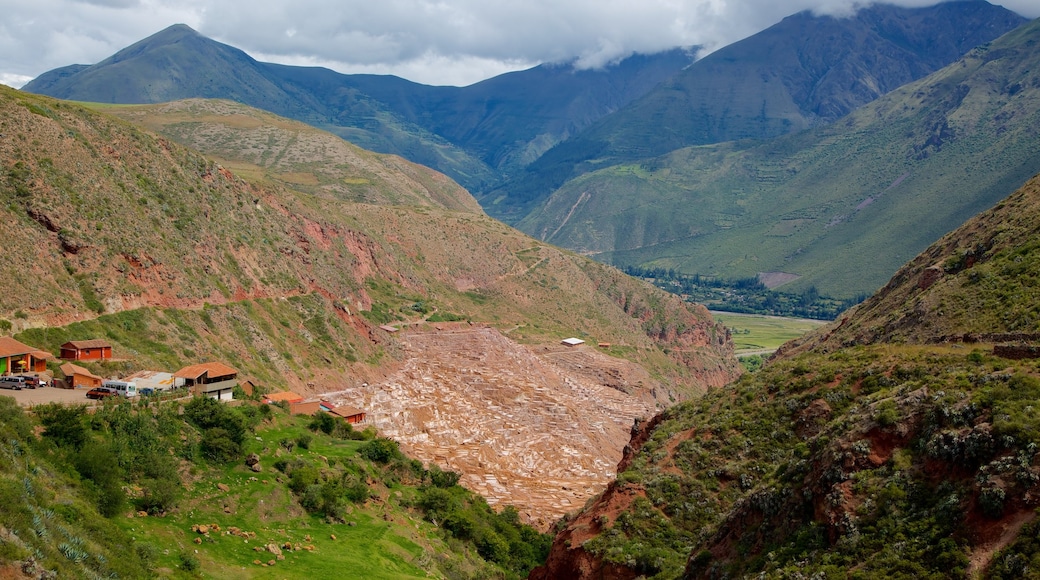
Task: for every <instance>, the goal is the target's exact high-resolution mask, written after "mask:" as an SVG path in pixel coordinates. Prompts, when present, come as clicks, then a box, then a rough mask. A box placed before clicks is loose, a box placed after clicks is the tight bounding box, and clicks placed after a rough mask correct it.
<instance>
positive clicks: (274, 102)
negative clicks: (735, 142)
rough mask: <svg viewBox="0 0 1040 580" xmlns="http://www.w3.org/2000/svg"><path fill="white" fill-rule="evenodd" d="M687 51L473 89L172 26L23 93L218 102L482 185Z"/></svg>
mask: <svg viewBox="0 0 1040 580" xmlns="http://www.w3.org/2000/svg"><path fill="white" fill-rule="evenodd" d="M691 60H692V56H691V55H690V54H689V53H688V52H687V51H684V50H679V49H676V50H672V51H666V52H663V53H660V54H657V55H635V56H632V57H630V58H627V59H624V60H623V61H621V62H620V63H617V64H614V65H610V66H607V67H605V68H603V69H600V70H585V71H576V70H574V68H573V67H572V66H571V64H563V65H558V66H552V65H543V66H539V67H535V68H533V69H531V70H528V71H521V72H516V73H511V74H508V75H502V76H500V77H497V78H494V79H489V80H487V81H484V82H482V83H477V84H475V85H472V86H470V87H462V88H458V87H432V86H426V85H421V84H417V83H413V82H410V81H406V80H404V79H401V78H397V77H393V76H379V75H344V74H340V73H336V72H334V71H331V70H328V69H323V68H312V67H295V66H285V65H277V64H269V63H261V62H257V61H256V60H254V59H252V58H251V57H249V56H248V55H246V54H245V53H243V52H242V51H240V50H238V49H235V48H232V47H230V46H227V45H224V44H221V43H218V42H215V41H212V40H210V39H208V38H205V37H203V36H201V35H199V34H198V33H196V32H195V31H194V30H192V29H191V28H189V27H187V26H185V25H174V26H171V27H169V28H167V29H166V30H163V31H160V32H158V33H156V34H154V35H152V36H151V37H149V38H146V39H144V40H142V41H140V42H138V43H136V44H134V45H132V46H130V47H128V48H126V49H124V50H121V51H120V52H118V53H116V54H115V55H113V56H112V57H110V58H109V59H106V60H104V61H102V62H100V63H97V64H94V65H90V66H83V65H73V66H69V67H63V68H60V69H56V70H53V71H49V72H47V73H44V74H42V75H40V77H38V78H37V79H34V80H33V81H31V82H29V83H28V84H26V85H25V87H23V90H26V91H29V92H34V93H39V94H46V95H49V96H53V97H58V98H62V99H71V100H78V101H92V102H101V103H123V104H133V103H159V102H167V101H174V100H180V99H188V98H220V99H228V100H233V101H238V102H241V103H246V104H248V105H250V106H253V107H257V108H260V109H264V110H267V111H271V112H273V113H276V114H278V115H281V116H285V117H289V118H292V119H296V120H300V121H303V122H305V123H309V124H311V125H314V126H316V127H320V128H322V129H325V130H328V131H330V132H332V133H335V134H337V135H339V136H340V137H343V138H344V139H347V140H349V141H351V142H353V143H355V144H356V145H358V146H360V147H363V148H365V149H369V150H373V151H379V152H383V153H393V154H397V155H401V156H403V157H405V158H407V159H409V160H411V161H413V162H416V163H421V164H423V165H426V166H428V167H432V168H434V169H437V170H439V171H441V172H443V173H446V174H448V175H449V176H451V177H452V178H453V179H455V180H456V181H458V182H459V183H461V184H463V185H464V186H465V187H467V188H469V189H470V190H471V191H482V190H484V189H487V188H488V187H490V185H492V184H494V183H497V182H499V181H500V180H501V178H502V175H503V174H506V173H509V172H511V171H515V170H516V169H517V168H519V167H521V166H523V165H525V164H526V163H528V162H530V161H531V160H532V159H534V158H536V157H537V156H538V155H540V154H541V153H543V152H544V151H545V150H546V149H548V148H550V147H552V146H553V145H555V144H556V143H558V142H560V141H561V140H563V139H565V138H567V137H568V136H570V135H572V134H574V133H576V132H577V131H579V130H580V129H583V128H584V127H586V126H588V125H589V124H590V123H591V122H592V121H594V120H596V119H598V118H599V117H601V116H603V115H605V114H607V113H610V112H613V111H615V110H617V109H618V108H620V107H621V106H623V105H624V104H626V103H628V102H630V101H631V100H632V99H634V98H636V97H638V96H640V95H642V94H644V93H645V92H646V91H648V90H650V89H651V88H653V87H654V86H655V85H656V84H657V83H659V82H660V81H662V80H664V79H666V78H668V77H669V76H671V75H673V74H675V73H676V72H677V71H679V70H680V69H681V68H682V67H683V66H686V65H687V64H689V63H690V62H691Z"/></svg>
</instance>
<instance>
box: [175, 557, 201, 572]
mask: <svg viewBox="0 0 1040 580" xmlns="http://www.w3.org/2000/svg"><path fill="white" fill-rule="evenodd" d="M180 567H181V570H184V571H185V572H188V573H190V574H194V573H195V572H198V571H199V569H200V568H201V567H202V565H201V564H200V563H199V559H198V558H196V557H195V556H193V555H192V554H189V553H187V552H181V555H180Z"/></svg>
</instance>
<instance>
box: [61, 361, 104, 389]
mask: <svg viewBox="0 0 1040 580" xmlns="http://www.w3.org/2000/svg"><path fill="white" fill-rule="evenodd" d="M60 368H61V372H62V373H64V374H65V386H66V387H68V388H70V389H93V388H94V387H100V386H101V383H102V381H104V379H102V378H101V377H99V376H97V375H95V374H94V373H92V372H90V371H88V370H87V369H85V368H83V367H81V366H79V365H74V364H72V363H65V364H63V365H61V367H60Z"/></svg>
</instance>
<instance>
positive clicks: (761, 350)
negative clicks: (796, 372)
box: [711, 311, 826, 356]
mask: <svg viewBox="0 0 1040 580" xmlns="http://www.w3.org/2000/svg"><path fill="white" fill-rule="evenodd" d="M711 315H712V316H714V317H715V320H717V321H719V322H721V323H722V324H725V325H726V327H728V328H729V329H730V332H731V333H732V335H733V343H734V345H735V347H736V350H737V356H740V355H741V354H753V353H754V354H766V353H768V352H772V351H774V350H776V349H777V348H779V347H780V345H781V344H783V343H785V342H787V341H789V340H791V339H793V338H798V337H799V336H801V335H803V334H805V333H806V332H809V331H810V330H813V329H815V328H819V327H820V326H823V325H824V324H826V322H825V321H822V320H808V319H805V318H784V317H781V316H762V315H759V314H736V313H732V312H715V311H712V313H711Z"/></svg>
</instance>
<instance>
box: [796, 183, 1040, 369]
mask: <svg viewBox="0 0 1040 580" xmlns="http://www.w3.org/2000/svg"><path fill="white" fill-rule="evenodd" d="M1038 204H1040V178H1034V179H1032V180H1030V181H1029V183H1027V184H1026V185H1025V186H1024V187H1023V188H1021V189H1020V190H1018V191H1017V192H1015V193H1014V194H1012V195H1011V196H1009V197H1008V198H1007V199H1004V200H1002V201H1001V202H1000V203H998V204H997V205H996V206H994V207H993V208H992V209H989V210H987V211H984V212H982V213H981V214H979V215H978V216H976V217H974V218H972V219H970V220H968V222H967V223H965V224H964V225H963V226H961V227H960V228H958V229H956V230H954V231H953V232H951V233H950V234H948V235H946V236H944V237H943V238H942V239H940V240H939V241H938V242H936V243H935V244H932V246H931V247H929V248H928V250H927V251H925V252H924V253H922V254H921V255H919V256H918V257H917V258H915V259H913V260H911V261H910V262H909V263H907V264H906V265H905V266H903V267H902V268H900V269H899V271H898V272H896V274H895V276H893V277H892V280H891V281H889V283H888V284H887V285H885V287H883V288H881V289H880V290H878V292H877V293H876V294H874V296H872V297H871V298H870V299H868V300H867V301H866V302H864V303H862V304H860V305H859V306H856V307H855V308H853V309H852V310H851V311H849V312H847V313H845V315H843V316H842V317H841V318H840V319H839V320H837V321H836V322H835V323H834V324H832V325H830V326H829V327H827V328H825V329H822V330H821V331H819V332H817V333H813V334H810V335H807V336H806V337H804V338H802V339H800V340H798V341H794V343H792V344H790V345H788V347H787V350H788V351H790V352H794V351H796V350H803V349H805V348H806V347H809V346H811V347H812V348H813V349H814V350H818V351H819V350H833V349H837V348H841V347H846V346H853V345H857V344H872V343H876V342H886V343H908V344H936V343H948V342H964V343H968V344H970V343H972V342H977V341H981V342H994V341H1000V342H1004V341H1010V342H1019V341H1027V342H1032V341H1034V340H1036V339H1037V337H1040V317H1038V310H1037V308H1038V306H1037V304H1038V303H1040V294H1038V291H1037V289H1036V285H1035V284H1034V280H1036V279H1037V276H1038V275H1040V272H1038V271H1037V268H1038V264H1040V261H1038V258H1040V256H1037V255H1036V254H1035V252H1036V248H1035V245H1036V244H1035V242H1034V240H1036V239H1037V237H1038V236H1040V229H1038V228H1040V225H1038V224H1037V221H1036V220H1035V219H1034V217H1035V216H1037V215H1040V205H1038Z"/></svg>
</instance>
